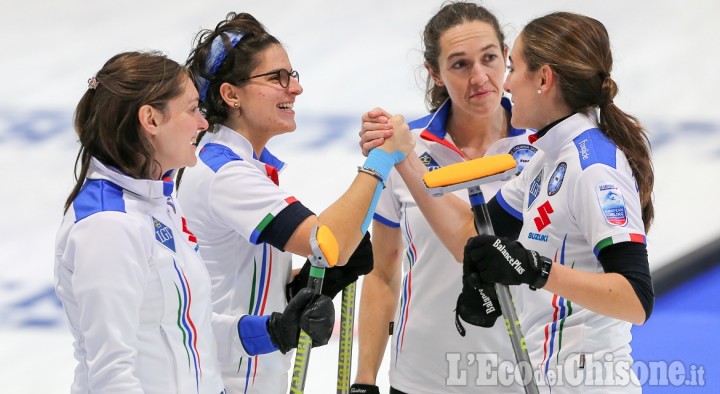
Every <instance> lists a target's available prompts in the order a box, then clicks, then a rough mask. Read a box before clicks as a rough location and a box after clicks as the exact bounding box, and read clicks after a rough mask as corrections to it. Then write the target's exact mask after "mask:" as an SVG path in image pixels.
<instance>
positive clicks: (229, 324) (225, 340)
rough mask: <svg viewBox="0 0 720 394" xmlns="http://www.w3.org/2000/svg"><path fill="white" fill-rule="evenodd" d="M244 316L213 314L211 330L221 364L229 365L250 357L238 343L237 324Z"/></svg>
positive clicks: (240, 343)
mask: <svg viewBox="0 0 720 394" xmlns="http://www.w3.org/2000/svg"><path fill="white" fill-rule="evenodd" d="M243 316H245V315H239V316H230V315H222V314H219V313H215V312H213V314H212V329H213V333H214V334H215V340H216V343H217V355H218V360H220V363H221V364H224V365H225V364H229V363H232V362H234V361H237V360H239V359H240V357H248V356H250V355H249V354H248V353H247V352H246V351H245V348H244V347H243V345H242V342H241V341H240V334H239V333H238V322H239V321H240V319H241V318H242V317H243Z"/></svg>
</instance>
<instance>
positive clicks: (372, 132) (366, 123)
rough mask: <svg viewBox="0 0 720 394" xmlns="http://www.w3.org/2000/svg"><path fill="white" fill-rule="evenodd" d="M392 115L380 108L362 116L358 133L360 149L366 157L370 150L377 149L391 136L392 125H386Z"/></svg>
mask: <svg viewBox="0 0 720 394" xmlns="http://www.w3.org/2000/svg"><path fill="white" fill-rule="evenodd" d="M391 117H392V115H391V114H390V113H388V112H386V111H385V110H384V109H382V108H375V109H373V110H370V111H368V112H366V113H364V114H363V116H362V127H361V129H360V132H359V133H358V134H359V135H360V148H362V152H363V155H365V156H367V155H368V153H370V150H372V149H373V148H377V147H378V146H380V145H382V144H383V143H384V142H385V139H386V138H390V137H392V135H393V130H392V125H391V124H390V123H388V121H389V120H390V118H391Z"/></svg>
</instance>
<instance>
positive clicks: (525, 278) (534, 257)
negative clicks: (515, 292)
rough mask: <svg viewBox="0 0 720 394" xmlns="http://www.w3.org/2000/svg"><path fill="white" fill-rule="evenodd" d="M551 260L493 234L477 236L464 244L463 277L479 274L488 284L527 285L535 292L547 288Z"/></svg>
mask: <svg viewBox="0 0 720 394" xmlns="http://www.w3.org/2000/svg"><path fill="white" fill-rule="evenodd" d="M550 268H552V261H551V260H550V259H548V258H547V257H543V256H541V255H540V254H539V253H538V252H536V251H534V250H527V249H525V247H524V246H523V245H522V244H521V243H520V242H517V241H509V240H507V239H504V238H499V237H496V236H494V235H478V236H477V237H473V238H470V239H469V240H468V243H467V244H466V245H465V253H464V258H463V272H464V275H466V274H470V273H472V272H477V274H478V275H479V277H480V279H482V280H483V281H485V282H489V283H501V284H504V285H519V284H521V283H527V284H528V285H530V288H532V289H536V288H541V287H543V286H545V283H546V282H547V278H548V276H549V275H550Z"/></svg>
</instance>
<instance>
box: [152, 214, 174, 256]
mask: <svg viewBox="0 0 720 394" xmlns="http://www.w3.org/2000/svg"><path fill="white" fill-rule="evenodd" d="M152 219H153V226H154V227H155V240H156V241H158V242H160V243H161V244H162V245H163V246H165V247H166V248H168V249H170V250H171V251H173V252H175V238H174V237H173V233H172V230H171V229H170V228H169V227H168V226H166V225H164V224H163V223H162V222H160V221H159V220H157V219H155V218H152Z"/></svg>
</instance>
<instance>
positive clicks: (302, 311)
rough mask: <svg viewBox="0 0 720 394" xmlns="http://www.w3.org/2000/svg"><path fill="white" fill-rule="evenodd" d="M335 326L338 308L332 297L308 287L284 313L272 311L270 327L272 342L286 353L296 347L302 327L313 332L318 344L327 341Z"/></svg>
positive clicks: (310, 333)
mask: <svg viewBox="0 0 720 394" xmlns="http://www.w3.org/2000/svg"><path fill="white" fill-rule="evenodd" d="M334 325H335V307H334V306H333V303H332V300H331V299H330V297H327V296H324V295H316V294H314V293H313V290H312V289H310V288H308V287H305V288H304V289H302V290H300V291H299V292H298V294H297V295H296V296H295V297H293V298H292V299H291V300H290V302H289V303H288V305H287V306H286V307H285V310H284V311H283V312H282V313H280V312H273V313H272V315H271V316H270V319H269V320H268V323H267V330H268V334H269V335H270V340H271V341H272V343H273V344H274V345H275V346H276V347H277V348H278V350H280V352H282V354H285V353H287V352H289V351H290V350H292V349H295V348H296V347H297V345H298V337H299V336H300V329H301V328H302V329H303V330H304V331H305V332H307V333H308V335H310V338H312V341H313V346H315V347H316V346H322V345H325V344H327V343H328V341H329V340H330V335H331V334H332V330H333V326H334Z"/></svg>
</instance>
